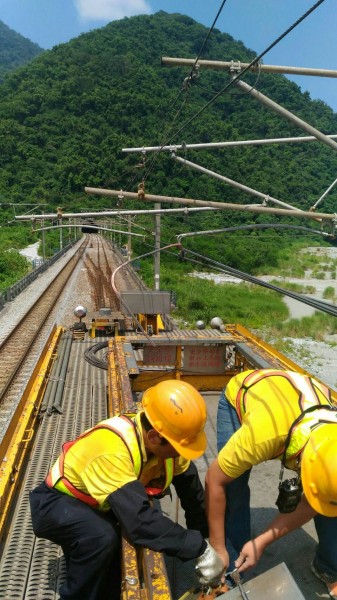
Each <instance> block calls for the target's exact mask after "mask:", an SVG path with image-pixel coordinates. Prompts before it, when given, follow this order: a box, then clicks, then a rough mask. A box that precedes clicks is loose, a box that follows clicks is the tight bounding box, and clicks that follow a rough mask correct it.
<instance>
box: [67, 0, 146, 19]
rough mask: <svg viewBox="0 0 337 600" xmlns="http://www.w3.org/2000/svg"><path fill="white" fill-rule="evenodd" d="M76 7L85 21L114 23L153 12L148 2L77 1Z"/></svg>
mask: <svg viewBox="0 0 337 600" xmlns="http://www.w3.org/2000/svg"><path fill="white" fill-rule="evenodd" d="M75 6H76V8H77V10H78V13H79V16H80V17H81V19H83V20H85V21H105V20H106V21H114V20H116V19H122V18H123V17H131V16H133V15H139V14H148V13H151V12H152V11H151V7H150V5H149V3H148V2H146V0H75Z"/></svg>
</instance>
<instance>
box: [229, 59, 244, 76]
mask: <svg viewBox="0 0 337 600" xmlns="http://www.w3.org/2000/svg"><path fill="white" fill-rule="evenodd" d="M229 71H230V73H241V62H240V61H239V60H231V66H230V67H229Z"/></svg>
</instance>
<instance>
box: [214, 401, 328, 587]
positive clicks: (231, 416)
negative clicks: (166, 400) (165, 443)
mask: <svg viewBox="0 0 337 600" xmlns="http://www.w3.org/2000/svg"><path fill="white" fill-rule="evenodd" d="M239 427H240V421H239V418H238V416H237V413H236V410H235V408H234V407H233V406H232V405H231V404H230V403H229V402H228V400H227V398H226V396H225V390H223V392H222V393H221V395H220V399H219V405H218V414H217V444H218V452H219V451H220V450H221V448H223V446H224V445H225V444H226V442H227V441H228V440H229V438H230V437H231V435H232V434H233V433H234V432H235V431H237V429H239ZM249 475H250V470H249V471H246V473H244V474H243V475H241V476H240V477H238V478H237V479H235V481H233V482H232V483H230V484H229V485H228V486H226V497H227V503H226V518H225V527H226V546H227V550H228V553H229V557H230V565H229V568H228V570H232V569H233V568H234V560H235V559H236V558H237V556H238V554H239V552H240V550H241V548H242V546H243V545H244V544H245V543H246V542H247V541H248V540H250V539H251V532H250V508H249V501H250V490H249V485H248V481H249ZM275 492H277V490H275ZM314 522H315V527H316V531H317V536H318V546H317V549H316V555H315V558H314V564H315V567H316V569H318V570H319V571H323V572H324V573H325V574H326V575H328V577H329V578H331V581H333V582H334V581H337V517H323V515H317V516H316V517H314Z"/></svg>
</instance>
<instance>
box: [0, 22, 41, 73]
mask: <svg viewBox="0 0 337 600" xmlns="http://www.w3.org/2000/svg"><path fill="white" fill-rule="evenodd" d="M41 52H43V49H42V48H40V46H38V45H37V44H34V43H33V42H31V41H30V40H28V39H27V38H25V37H23V36H22V35H20V34H19V33H16V31H13V29H10V28H9V27H7V25H5V23H3V22H2V21H0V82H1V81H2V80H3V77H4V75H5V74H6V73H8V71H12V70H13V69H16V67H19V66H20V65H23V64H25V63H27V62H29V61H30V60H32V58H34V56H37V55H38V54H40V53H41Z"/></svg>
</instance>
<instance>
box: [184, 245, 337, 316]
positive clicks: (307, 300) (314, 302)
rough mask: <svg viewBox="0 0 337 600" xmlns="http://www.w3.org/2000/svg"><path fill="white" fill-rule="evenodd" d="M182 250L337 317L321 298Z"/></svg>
mask: <svg viewBox="0 0 337 600" xmlns="http://www.w3.org/2000/svg"><path fill="white" fill-rule="evenodd" d="M182 252H183V255H184V257H185V256H186V254H191V256H195V257H197V258H198V259H199V261H200V260H201V261H203V262H204V264H205V263H207V264H209V265H212V266H213V267H215V268H216V269H217V270H218V271H220V272H221V273H226V274H230V275H233V277H236V278H238V279H243V280H244V281H248V282H249V283H254V284H255V285H259V286H262V287H265V288H267V289H270V290H273V291H275V292H278V293H280V294H282V295H283V296H289V297H290V298H293V299H294V300H298V301H299V302H302V303H304V304H308V305H309V306H312V307H313V308H316V309H317V310H320V311H322V312H325V313H327V314H330V315H332V316H334V317H337V306H334V305H333V304H329V302H324V301H323V300H316V299H314V298H307V297H305V296H303V295H302V294H297V293H296V292H291V291H290V290H287V289H284V288H281V287H280V286H276V285H273V284H271V283H268V282H267V281H263V280H262V279H259V278H258V277H254V276H253V275H249V274H248V273H244V272H243V271H239V270H238V269H234V268H232V267H229V266H228V265H224V264H222V263H220V262H218V261H216V260H213V259H211V258H209V257H207V256H204V255H202V254H199V253H198V252H194V251H193V250H188V249H186V248H183V249H182Z"/></svg>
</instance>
